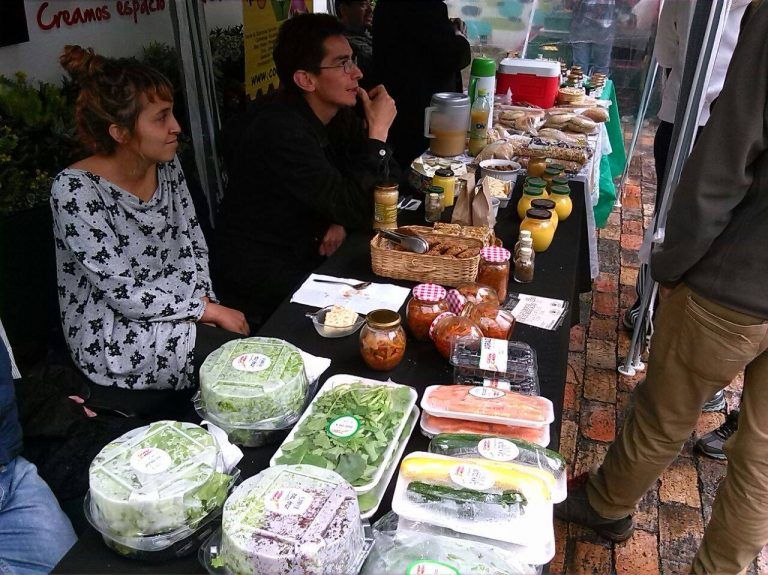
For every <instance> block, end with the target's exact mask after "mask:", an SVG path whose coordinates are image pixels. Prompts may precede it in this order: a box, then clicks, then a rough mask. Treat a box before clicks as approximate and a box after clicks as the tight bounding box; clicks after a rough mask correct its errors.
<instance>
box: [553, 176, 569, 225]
mask: <svg viewBox="0 0 768 575" xmlns="http://www.w3.org/2000/svg"><path fill="white" fill-rule="evenodd" d="M553 181H554V180H553ZM549 198H550V199H551V200H552V201H553V202H555V211H556V212H557V217H558V219H559V220H560V221H561V222H562V221H564V220H567V219H568V216H570V215H571V212H572V211H573V202H572V201H571V188H570V187H568V186H567V185H565V186H552V195H551V196H550V197H549Z"/></svg>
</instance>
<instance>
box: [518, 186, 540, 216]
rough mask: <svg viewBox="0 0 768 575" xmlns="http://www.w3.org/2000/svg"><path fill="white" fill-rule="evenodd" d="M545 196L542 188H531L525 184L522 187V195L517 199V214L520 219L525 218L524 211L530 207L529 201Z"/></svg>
mask: <svg viewBox="0 0 768 575" xmlns="http://www.w3.org/2000/svg"><path fill="white" fill-rule="evenodd" d="M546 197H547V196H546V195H545V194H544V188H532V187H529V186H526V187H525V188H523V195H522V196H520V199H519V200H518V201H517V215H518V217H519V218H520V219H521V220H522V219H523V218H525V212H527V211H528V210H530V209H531V202H532V201H533V200H539V199H544V198H546Z"/></svg>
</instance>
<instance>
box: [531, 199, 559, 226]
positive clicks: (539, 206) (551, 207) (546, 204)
mask: <svg viewBox="0 0 768 575" xmlns="http://www.w3.org/2000/svg"><path fill="white" fill-rule="evenodd" d="M556 207H557V205H556V204H555V202H553V201H552V200H550V199H548V198H547V199H540V200H539V199H537V200H532V201H531V208H532V209H534V210H547V211H548V212H549V213H550V215H551V216H552V225H553V226H555V231H557V225H558V224H559V223H560V220H559V218H558V217H557V212H556V211H555V208H556Z"/></svg>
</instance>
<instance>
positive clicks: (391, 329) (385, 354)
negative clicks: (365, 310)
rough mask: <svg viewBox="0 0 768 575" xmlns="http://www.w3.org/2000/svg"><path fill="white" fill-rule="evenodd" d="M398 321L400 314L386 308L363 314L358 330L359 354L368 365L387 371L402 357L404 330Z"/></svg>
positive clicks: (374, 368) (395, 365)
mask: <svg viewBox="0 0 768 575" xmlns="http://www.w3.org/2000/svg"><path fill="white" fill-rule="evenodd" d="M400 323H401V320H400V314H399V313H397V312H396V311H392V310H388V309H376V310H373V311H372V312H370V313H369V314H368V315H367V316H365V325H364V326H363V329H362V330H361V331H360V354H361V355H362V356H363V361H365V363H366V365H367V366H368V367H370V368H371V369H373V370H376V371H389V370H391V369H394V368H395V367H397V365H398V364H399V363H400V361H401V360H402V359H403V356H404V355H405V330H404V329H403V326H402V325H400Z"/></svg>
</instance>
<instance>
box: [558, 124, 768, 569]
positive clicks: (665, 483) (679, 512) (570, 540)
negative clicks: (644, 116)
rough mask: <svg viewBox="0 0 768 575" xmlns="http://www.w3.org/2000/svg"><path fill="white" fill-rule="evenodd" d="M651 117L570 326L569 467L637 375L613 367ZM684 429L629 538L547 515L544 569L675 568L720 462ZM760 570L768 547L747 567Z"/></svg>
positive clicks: (735, 392) (686, 560)
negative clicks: (549, 533) (699, 449)
mask: <svg viewBox="0 0 768 575" xmlns="http://www.w3.org/2000/svg"><path fill="white" fill-rule="evenodd" d="M654 129H655V128H654V127H653V126H648V127H647V128H645V129H644V131H643V133H642V135H641V138H640V142H639V144H638V147H637V150H636V152H635V155H634V158H633V159H632V162H631V166H630V172H629V179H628V181H627V184H626V186H625V196H624V200H623V206H622V208H621V209H617V210H614V212H613V213H612V214H611V216H610V218H609V220H608V225H607V226H606V227H605V228H604V229H603V230H600V233H599V243H598V251H599V254H600V266H601V270H602V273H601V274H600V276H599V277H598V278H597V280H596V281H595V282H594V284H593V289H592V294H591V296H587V297H585V298H584V300H583V302H582V303H583V304H584V307H587V308H588V309H590V310H591V311H590V313H589V316H588V317H586V316H587V314H586V313H584V314H582V318H583V319H582V323H581V324H580V325H577V326H575V327H574V328H573V329H572V330H571V343H570V354H569V358H568V377H567V382H566V389H565V403H564V411H563V422H562V428H561V440H560V452H561V453H562V454H563V456H564V457H565V458H566V459H567V460H568V462H569V464H570V474H571V475H578V474H580V473H582V472H584V471H587V470H588V469H589V468H590V467H591V466H592V465H594V464H596V463H599V462H600V461H601V460H602V458H603V457H604V455H605V452H606V450H607V448H608V444H609V443H610V442H611V440H613V438H614V436H615V434H616V432H617V430H618V429H619V427H620V425H621V421H622V417H623V414H624V412H625V410H626V408H627V406H628V404H629V400H630V397H631V394H632V390H633V389H634V387H635V385H636V384H637V383H638V381H640V380H641V379H642V377H643V374H638V375H637V376H635V377H625V376H622V375H619V374H618V373H617V371H616V366H617V363H621V362H622V360H623V358H624V357H625V356H626V353H627V350H628V348H629V343H630V337H631V334H630V333H628V332H627V331H625V330H624V329H623V328H622V327H621V316H622V315H623V313H624V311H625V310H626V309H627V308H628V307H629V306H631V304H632V302H633V301H634V297H635V291H634V289H635V287H634V286H635V279H636V277H637V271H638V265H639V263H638V257H637V250H638V248H639V246H640V244H641V242H642V235H643V231H644V229H645V228H647V227H648V226H649V225H650V223H651V217H652V214H653V203H654V198H655V193H656V174H655V170H654V163H653V132H654ZM740 389H741V381H739V380H737V381H734V382H733V384H731V386H730V387H729V388H728V390H727V391H726V398H727V402H728V410H731V409H734V408H736V407H738V402H739V398H740V397H741V393H740ZM724 418H725V414H724V413H705V414H702V416H701V419H700V420H699V423H698V425H697V428H696V431H695V434H694V435H696V436H698V435H701V434H703V433H706V432H708V431H710V430H711V429H714V428H716V427H718V426H719V425H720V424H721V423H722V422H723V420H724ZM693 443H694V440H693V437H692V439H691V440H690V441H688V442H687V443H686V445H685V446H684V448H683V450H682V453H681V454H680V456H679V457H678V458H677V460H676V461H675V462H674V463H673V464H672V465H671V466H670V467H669V469H668V470H667V471H666V472H665V473H664V474H663V475H662V477H661V478H660V480H659V481H657V482H656V485H655V486H654V487H653V488H652V489H651V490H650V491H649V492H648V493H647V494H646V496H645V498H644V499H643V500H642V502H641V503H640V505H639V506H638V510H637V513H636V514H635V524H636V530H635V533H634V535H633V536H632V538H631V539H629V540H628V541H626V542H624V543H621V544H616V545H613V544H611V543H609V542H608V541H606V540H604V539H602V538H600V537H598V536H596V535H595V534H594V533H593V532H592V531H591V530H588V529H583V528H580V527H578V526H576V525H568V524H565V523H562V522H559V521H556V522H555V530H556V536H557V555H556V556H555V558H554V560H553V561H552V563H551V565H550V572H551V573H553V574H558V575H560V574H566V575H573V574H582V573H583V574H595V575H609V574H613V573H616V574H619V575H657V574H661V575H678V574H679V575H683V574H686V575H687V574H688V573H689V569H690V563H691V560H692V558H693V556H694V554H695V552H696V549H697V547H698V545H699V542H700V541H701V537H702V534H703V529H704V525H705V524H706V522H707V521H708V520H709V514H710V511H711V506H712V501H713V500H714V496H715V491H716V490H717V485H718V483H719V481H720V480H721V479H722V478H723V477H724V476H725V471H726V464H724V463H721V462H719V461H716V460H713V459H709V458H707V457H704V456H701V455H698V454H694V453H693V449H692V448H693ZM748 574H749V575H768V547H766V549H764V550H763V553H762V555H761V556H760V557H759V558H758V559H757V560H756V561H755V563H754V564H753V565H752V566H751V567H750V569H749V571H748Z"/></svg>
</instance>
